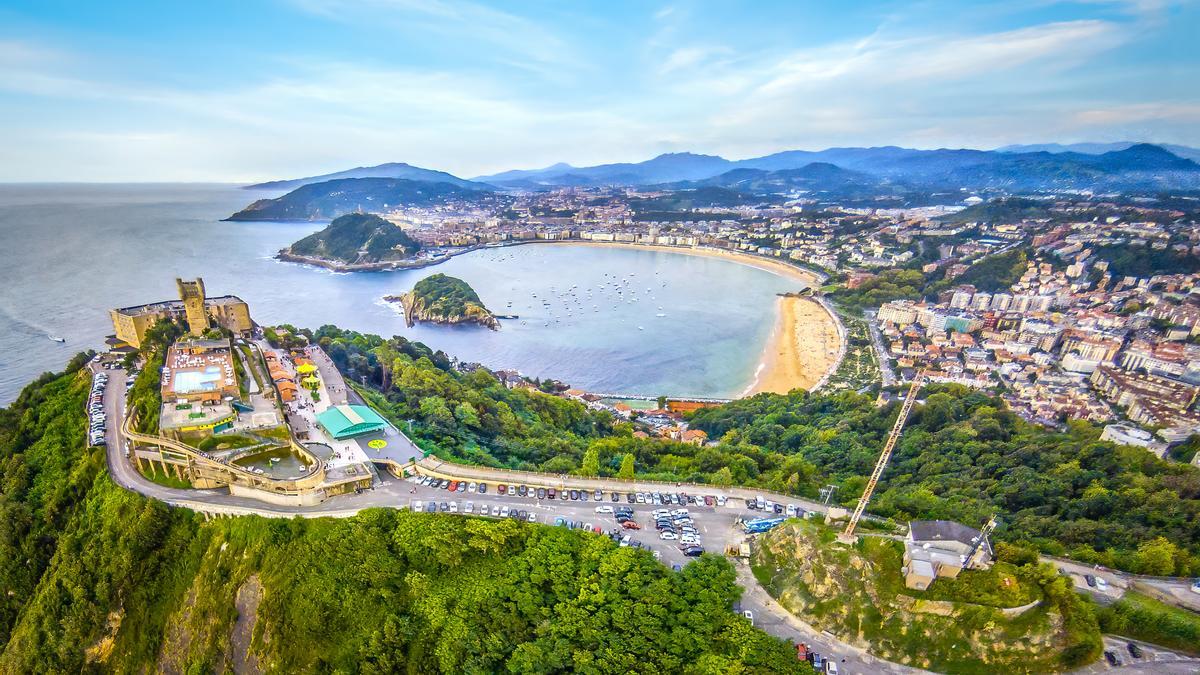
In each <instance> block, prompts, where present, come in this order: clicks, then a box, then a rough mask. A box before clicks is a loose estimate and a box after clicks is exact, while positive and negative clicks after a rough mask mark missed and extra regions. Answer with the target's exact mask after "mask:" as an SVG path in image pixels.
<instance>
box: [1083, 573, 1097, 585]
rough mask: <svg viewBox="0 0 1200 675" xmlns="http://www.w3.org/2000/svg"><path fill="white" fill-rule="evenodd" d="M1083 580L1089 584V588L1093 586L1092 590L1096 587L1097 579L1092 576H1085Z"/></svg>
mask: <svg viewBox="0 0 1200 675" xmlns="http://www.w3.org/2000/svg"><path fill="white" fill-rule="evenodd" d="M1083 580H1084V581H1086V582H1087V585H1088V586H1091V587H1092V588H1095V587H1096V577H1094V576H1092V575H1090V574H1085V575H1083Z"/></svg>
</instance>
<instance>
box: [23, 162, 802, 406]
mask: <svg viewBox="0 0 1200 675" xmlns="http://www.w3.org/2000/svg"><path fill="white" fill-rule="evenodd" d="M261 196H264V195H262V194H257V193H253V192H248V191H245V190H241V189H237V188H235V187H230V186H212V185H0V243H2V245H0V256H2V264H0V405H3V404H6V403H8V402H10V401H12V399H13V398H15V396H16V395H17V393H18V392H19V391H20V389H21V387H23V386H24V385H25V384H26V383H27V382H29V381H30V380H31V379H33V378H34V377H36V376H37V375H38V374H39V373H41V372H44V371H47V370H57V369H60V368H61V367H62V366H63V364H65V362H66V361H67V359H69V358H70V357H71V355H73V354H74V353H76V352H78V351H80V350H83V349H86V348H89V347H90V348H102V347H103V340H104V336H106V335H108V334H111V332H112V327H111V324H110V323H109V319H108V309H109V308H110V307H121V306H126V305H134V304H140V303H143V302H150V301H153V300H162V299H167V298H171V297H174V295H175V284H174V280H175V277H177V276H180V277H185V278H190V277H195V276H202V277H204V282H205V286H206V287H207V290H208V293H209V294H210V295H223V294H226V293H229V294H234V295H238V296H240V297H242V298H243V299H245V300H246V301H247V302H249V303H250V311H251V314H252V315H253V317H254V318H255V320H257V321H258V322H260V323H268V324H269V323H281V322H287V323H292V324H295V325H297V326H307V327H311V328H316V327H318V326H320V325H321V324H327V323H328V324H336V325H338V326H342V327H345V328H352V329H354V330H359V331H363V332H370V333H379V334H382V335H389V336H390V335H404V336H406V337H408V338H410V339H414V340H419V341H422V342H424V343H426V344H428V345H430V346H432V347H434V348H437V349H443V350H445V351H446V352H447V353H449V354H452V355H455V356H458V357H459V358H462V359H465V360H472V361H479V362H481V363H483V364H485V365H487V366H489V367H492V368H515V369H518V370H520V371H521V372H522V373H524V374H526V375H530V376H537V377H553V378H556V379H559V380H563V381H565V382H569V383H571V384H572V385H574V386H578V387H582V388H586V389H589V390H592V391H604V392H621V393H641V394H647V395H659V394H674V395H695V396H716V397H727V396H736V395H737V394H739V393H740V392H741V391H742V390H744V389H745V388H746V386H747V385H748V384H749V383H750V382H751V380H752V378H753V373H754V370H755V368H756V366H757V364H758V361H759V357H760V354H761V352H762V348H763V345H764V344H765V342H766V340H767V338H768V336H769V334H770V332H771V328H772V326H773V323H774V307H775V301H776V296H775V294H776V293H779V292H782V291H787V290H794V289H795V286H796V284H795V282H793V281H788V280H786V279H783V278H780V277H778V276H775V275H773V274H771V273H769V272H766V271H763V270H759V269H755V268H751V267H746V266H743V265H738V264H736V263H732V262H729V261H725V260H718V259H711V258H701V257H695V256H686V255H679V254H673V253H669V252H658V251H641V250H631V249H619V248H598V247H584V246H566V245H527V246H517V247H508V248H503V249H488V250H484V251H478V252H475V253H470V254H467V255H463V256H459V257H456V258H454V259H453V260H451V261H449V262H447V263H444V264H442V265H438V266H436V267H431V268H426V269H422V270H412V271H404V272H381V273H358V274H334V273H331V272H328V271H325V270H319V269H313V268H308V267H305V266H301V265H294V264H287V263H281V262H278V261H276V260H274V259H272V255H273V254H274V253H275V252H276V251H278V250H279V249H280V248H282V247H284V246H286V245H287V244H289V243H291V242H292V241H295V240H296V239H299V238H300V237H302V236H304V235H306V234H308V233H310V232H314V231H316V230H318V229H320V228H321V227H323V226H324V225H323V224H318V223H225V222H220V219H221V218H224V217H225V216H227V215H229V214H230V213H233V212H234V211H236V210H238V209H239V208H241V207H242V206H244V205H245V204H247V203H249V202H250V201H252V200H254V199H257V198H259V197H261ZM435 272H444V273H446V274H450V275H453V276H457V277H461V278H462V279H465V280H466V281H467V282H468V283H470V284H471V285H472V286H473V287H474V288H475V289H476V290H477V291H478V292H479V294H480V296H481V297H482V299H483V301H484V303H485V304H486V305H487V306H488V307H489V308H491V309H492V310H493V311H494V312H496V313H498V314H517V315H520V319H517V320H508V321H503V322H502V324H503V327H502V328H501V330H499V331H489V330H487V329H484V328H478V327H472V326H455V327H445V326H432V325H419V326H417V327H415V328H407V327H406V326H405V325H404V319H403V316H402V315H401V314H400V313H399V312H398V311H397V309H395V308H393V307H391V306H389V305H388V303H385V302H383V301H382V300H381V297H382V296H384V295H387V294H393V293H401V292H403V291H406V290H408V289H410V288H411V287H412V285H413V284H414V283H416V282H417V281H418V280H420V279H421V278H423V277H425V276H427V275H429V274H433V273H435ZM618 288H619V289H620V293H618V292H617V289H618ZM509 303H512V304H511V305H509ZM660 314H661V315H663V316H659V315H660ZM47 335H59V336H62V337H65V338H66V339H67V342H66V343H65V344H60V343H57V342H53V341H51V340H49V339H48V338H47Z"/></svg>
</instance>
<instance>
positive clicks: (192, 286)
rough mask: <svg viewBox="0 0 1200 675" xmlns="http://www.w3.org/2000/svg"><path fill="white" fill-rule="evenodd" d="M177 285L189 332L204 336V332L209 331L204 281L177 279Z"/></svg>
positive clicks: (199, 279)
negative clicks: (205, 307)
mask: <svg viewBox="0 0 1200 675" xmlns="http://www.w3.org/2000/svg"><path fill="white" fill-rule="evenodd" d="M175 285H176V286H177V287H179V299H180V300H182V301H183V310H184V316H185V317H186V318H187V325H188V332H189V333H191V334H192V335H203V334H204V331H206V330H208V311H207V310H205V309H204V280H203V279H201V278H199V277H197V278H196V279H195V281H184V280H183V279H179V278H176V279H175Z"/></svg>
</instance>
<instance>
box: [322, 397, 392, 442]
mask: <svg viewBox="0 0 1200 675" xmlns="http://www.w3.org/2000/svg"><path fill="white" fill-rule="evenodd" d="M317 423H318V424H320V425H321V428H322V429H324V430H325V431H327V432H329V435H330V436H333V437H334V438H335V439H337V440H339V441H340V440H342V439H343V438H353V437H355V436H362V435H363V434H370V433H374V432H376V431H382V430H383V428H384V427H386V426H387V422H385V421H384V420H383V418H382V417H380V416H379V414H378V413H376V412H375V411H374V410H371V409H370V408H368V407H367V406H365V405H335V406H333V407H332V408H330V409H329V410H326V411H325V412H323V413H319V414H318V415H317Z"/></svg>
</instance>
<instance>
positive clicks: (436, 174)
mask: <svg viewBox="0 0 1200 675" xmlns="http://www.w3.org/2000/svg"><path fill="white" fill-rule="evenodd" d="M1171 147H1172V148H1175V149H1178V150H1179V151H1180V152H1182V153H1191V154H1195V155H1197V156H1200V151H1197V150H1195V149H1192V148H1187V147H1184V146H1171ZM377 173H378V174H382V175H374V174H377ZM610 185H611V186H637V187H655V188H661V189H664V190H699V189H705V190H706V192H705V193H704V195H705V198H706V199H709V200H710V201H713V202H714V205H716V203H717V202H720V203H723V204H726V205H732V204H737V203H748V202H752V201H754V200H755V199H756V198H759V197H766V196H770V195H777V194H808V195H815V196H817V197H819V198H821V199H823V200H826V201H837V200H843V201H847V202H854V203H860V204H871V203H876V204H881V203H893V204H894V203H903V204H909V205H917V204H922V203H946V197H947V193H950V194H955V193H961V192H964V191H971V192H976V191H978V192H993V193H995V192H999V193H1035V192H1057V191H1082V190H1088V191H1092V192H1098V193H1110V192H1113V193H1130V194H1134V193H1136V194H1149V193H1158V192H1162V191H1188V192H1200V164H1197V162H1196V161H1195V160H1193V159H1190V158H1187V157H1184V156H1182V155H1181V154H1179V153H1176V152H1172V151H1171V150H1168V149H1166V148H1164V147H1162V146H1158V145H1151V144H1148V143H1133V144H1125V143H1118V144H1112V145H1111V146H1110V145H1108V144H1100V143H1087V144H1080V145H1075V146H1060V145H1045V146H1008V147H1006V148H1001V149H998V150H966V149H959V150H951V149H941V150H913V149H909V148H900V147H895V146H884V147H877V148H829V149H827V150H820V151H808V150H788V151H785V152H778V153H775V154H771V155H766V156H764V157H754V158H751V159H743V160H737V161H732V160H728V159H725V158H723V157H717V156H715V155H697V154H692V153H686V152H681V153H669V154H665V155H659V156H658V157H655V158H653V159H649V160H646V161H644V162H634V163H629V162H623V163H618V164H601V165H598V166H588V167H576V166H571V165H569V164H562V163H560V164H555V165H553V166H549V167H546V168H544V169H532V170H516V171H505V172H503V173H498V174H493V175H490V176H480V177H478V178H475V179H473V180H465V179H462V178H458V177H457V176H453V175H451V174H448V173H445V172H442V171H433V170H430V169H422V168H420V167H414V166H411V165H408V164H402V163H392V164H381V165H379V166H376V167H359V168H356V169H350V170H348V171H342V172H338V173H332V174H327V175H324V176H313V177H310V178H297V179H292V180H286V181H274V182H270V183H259V184H257V185H253V186H248V187H252V188H258V189H267V188H273V189H289V188H292V187H293V186H294V189H293V190H292V191H291V192H289V193H287V194H285V195H283V196H282V197H279V198H276V199H264V200H259V201H257V202H255V203H254V204H251V205H250V206H249V207H247V208H246V209H244V210H243V211H240V212H238V213H236V214H234V215H233V216H231V218H230V219H231V220H298V219H303V220H312V219H324V218H333V217H336V216H339V215H341V214H343V213H348V212H351V211H355V210H358V209H363V210H367V211H372V210H375V209H376V208H379V209H382V208H384V207H386V206H398V205H418V206H427V205H432V204H438V203H444V202H445V201H447V200H464V199H468V200H469V199H472V198H478V197H482V196H484V195H491V194H492V193H493V192H495V191H497V190H546V189H552V188H556V187H571V186H575V187H595V186H610ZM732 193H737V194H732ZM739 195H741V196H739ZM939 200H940V201H939ZM677 201H678V200H677ZM695 201H696V200H683V201H679V203H680V204H682V203H684V202H688V203H693V202H695ZM954 201H957V200H954ZM681 208H682V207H681Z"/></svg>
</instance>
